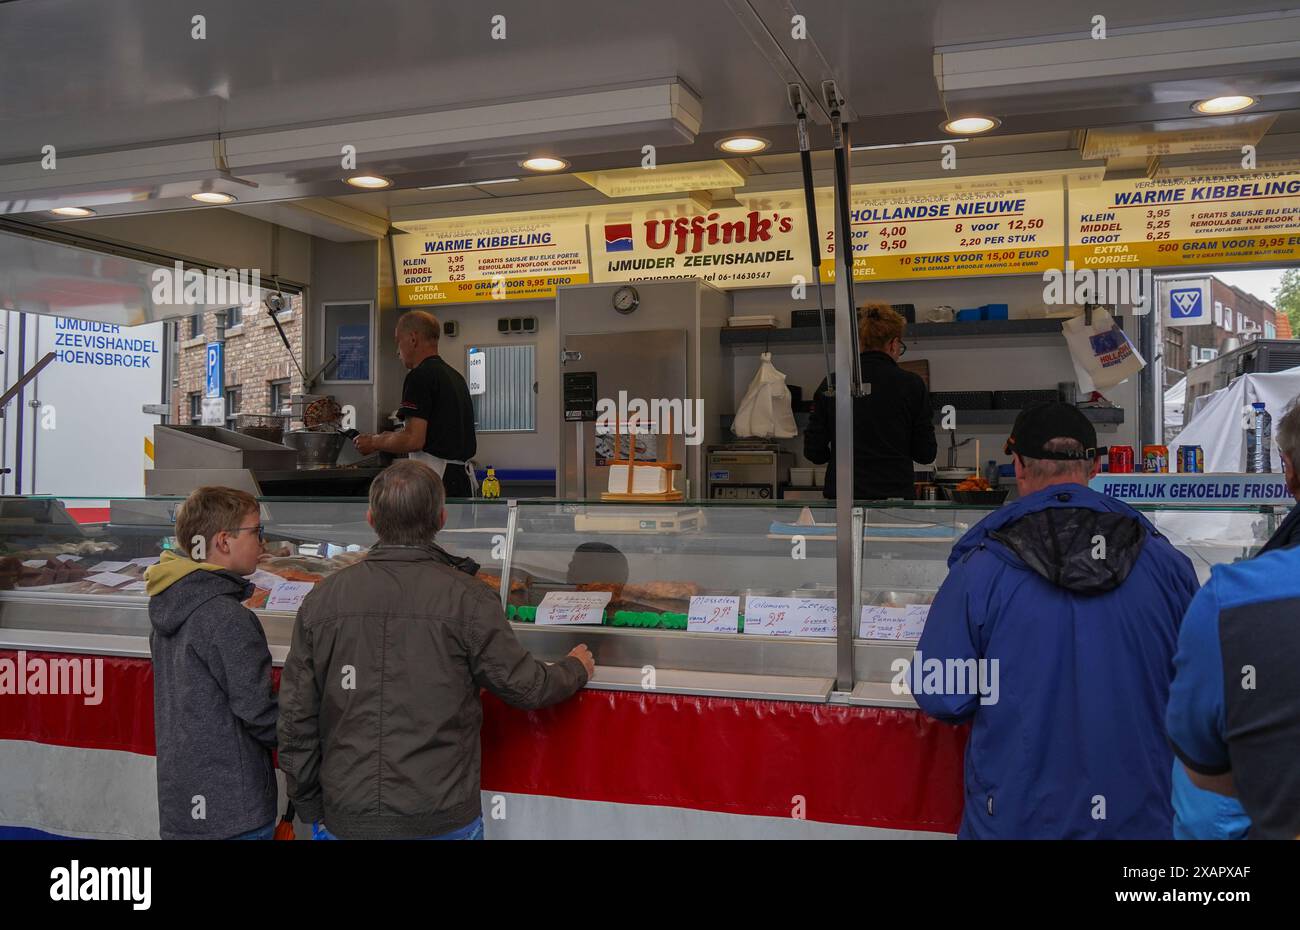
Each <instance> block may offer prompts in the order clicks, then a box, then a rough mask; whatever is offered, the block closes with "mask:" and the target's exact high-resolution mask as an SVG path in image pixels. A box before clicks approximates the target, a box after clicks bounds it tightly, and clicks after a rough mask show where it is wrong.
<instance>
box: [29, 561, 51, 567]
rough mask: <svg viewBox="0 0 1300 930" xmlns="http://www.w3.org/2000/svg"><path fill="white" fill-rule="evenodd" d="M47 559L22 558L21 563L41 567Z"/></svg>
mask: <svg viewBox="0 0 1300 930" xmlns="http://www.w3.org/2000/svg"><path fill="white" fill-rule="evenodd" d="M49 561H50V560H49V559H24V560H23V564H24V565H26V566H27V567H28V568H43V567H44V566H45V565H46V564H47V563H48V562H49Z"/></svg>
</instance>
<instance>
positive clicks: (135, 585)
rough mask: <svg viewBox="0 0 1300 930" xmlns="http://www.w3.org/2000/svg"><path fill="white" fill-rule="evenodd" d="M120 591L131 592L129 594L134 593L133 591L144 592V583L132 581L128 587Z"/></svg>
mask: <svg viewBox="0 0 1300 930" xmlns="http://www.w3.org/2000/svg"><path fill="white" fill-rule="evenodd" d="M122 590H123V591H131V592H135V591H143V590H144V582H143V581H133V582H131V583H130V584H129V585H127V586H126V587H125V588H123V589H122Z"/></svg>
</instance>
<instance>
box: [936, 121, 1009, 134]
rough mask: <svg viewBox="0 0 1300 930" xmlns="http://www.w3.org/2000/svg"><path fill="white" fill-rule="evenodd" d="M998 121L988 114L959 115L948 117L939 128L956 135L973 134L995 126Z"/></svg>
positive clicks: (986, 130)
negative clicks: (953, 117)
mask: <svg viewBox="0 0 1300 930" xmlns="http://www.w3.org/2000/svg"><path fill="white" fill-rule="evenodd" d="M997 125H998V121H997V120H995V119H993V118H991V117H988V116H961V117H958V118H957V119H950V120H948V122H946V123H944V124H943V125H942V126H940V127H939V128H940V129H942V130H943V131H944V132H951V133H953V134H954V135H958V136H974V135H978V134H979V133H981V132H988V131H989V130H990V129H993V128H995V127H996V126H997Z"/></svg>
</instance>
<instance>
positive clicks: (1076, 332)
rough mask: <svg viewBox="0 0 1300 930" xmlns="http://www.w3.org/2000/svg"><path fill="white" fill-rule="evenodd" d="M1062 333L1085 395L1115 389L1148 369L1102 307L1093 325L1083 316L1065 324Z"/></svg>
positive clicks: (1096, 310) (1095, 311) (1098, 308)
mask: <svg viewBox="0 0 1300 930" xmlns="http://www.w3.org/2000/svg"><path fill="white" fill-rule="evenodd" d="M1061 332H1062V334H1063V335H1064V336H1065V344H1066V345H1067V346H1069V348H1070V358H1071V359H1073V361H1074V371H1075V374H1076V376H1077V379H1078V382H1079V389H1080V390H1081V391H1083V392H1085V393H1087V392H1089V391H1102V390H1105V389H1106V388H1112V387H1114V386H1115V385H1117V384H1119V383H1120V382H1121V381H1124V380H1127V379H1128V378H1131V377H1132V376H1133V375H1135V374H1137V373H1138V372H1139V371H1141V370H1142V369H1143V368H1144V367H1145V366H1146V362H1145V361H1143V359H1142V356H1141V355H1139V354H1138V351H1137V349H1136V348H1134V346H1133V343H1132V342H1131V341H1130V340H1129V338H1128V336H1127V335H1125V333H1124V330H1122V329H1120V328H1119V324H1118V323H1116V322H1115V320H1114V319H1112V317H1111V315H1110V314H1109V313H1107V312H1106V311H1105V310H1103V309H1102V308H1101V307H1096V308H1094V309H1093V311H1092V323H1091V324H1089V323H1088V321H1087V319H1086V314H1081V315H1079V316H1076V317H1073V318H1071V319H1068V320H1066V321H1065V322H1064V323H1062V324H1061ZM1090 383H1091V386H1089V384H1090Z"/></svg>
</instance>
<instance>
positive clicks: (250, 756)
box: [145, 487, 278, 840]
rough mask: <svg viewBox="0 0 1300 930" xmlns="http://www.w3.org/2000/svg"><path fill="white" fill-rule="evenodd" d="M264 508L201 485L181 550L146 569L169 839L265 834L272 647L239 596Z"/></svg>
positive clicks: (271, 796)
mask: <svg viewBox="0 0 1300 930" xmlns="http://www.w3.org/2000/svg"><path fill="white" fill-rule="evenodd" d="M259 513H260V510H259V508H258V504H257V500H256V498H254V497H253V496H252V495H250V494H247V493H245V492H243V491H236V490H233V489H231V488H217V487H206V488H199V489H198V490H196V491H194V492H193V493H192V494H191V495H190V496H189V497H188V498H187V499H186V501H185V503H184V504H182V505H181V507H180V509H179V511H178V512H177V514H176V542H177V548H178V550H179V551H181V552H188V553H189V554H190V556H191V557H190V558H185V557H184V556H182V555H178V554H176V553H175V552H171V551H168V552H164V553H163V555H162V559H161V560H160V561H159V563H158V564H157V565H153V566H150V568H149V570H148V571H147V572H146V573H145V586H146V591H147V592H148V594H149V621H150V623H151V624H152V626H153V630H152V632H151V633H150V634H149V647H150V649H151V651H152V652H153V703H154V732H155V739H156V743H157V770H158V822H159V832H160V833H161V835H162V838H163V839H214V840H215V839H268V840H269V839H270V838H271V835H272V832H273V830H274V828H275V815H276V783H275V769H274V767H273V766H272V764H271V751H272V750H273V749H274V748H275V728H276V722H277V717H278V702H277V700H276V698H275V695H273V694H272V693H271V652H270V649H269V648H268V647H267V644H266V634H265V633H264V632H263V631H262V625H261V623H260V622H259V621H258V619H257V616H256V615H255V614H254V613H253V612H252V611H251V610H249V609H248V608H246V607H245V606H244V605H243V604H242V603H241V601H244V600H246V599H247V598H248V597H249V596H251V595H252V593H253V585H252V584H251V583H250V582H249V581H247V580H246V579H245V578H244V577H243V576H244V575H248V574H251V573H252V572H253V571H254V570H255V569H256V568H257V558H258V556H259V555H261V553H262V526H261V524H260V523H259V522H258V518H259Z"/></svg>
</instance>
